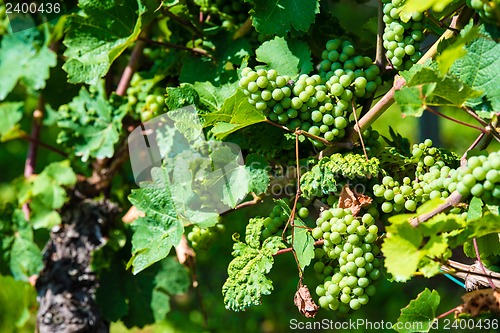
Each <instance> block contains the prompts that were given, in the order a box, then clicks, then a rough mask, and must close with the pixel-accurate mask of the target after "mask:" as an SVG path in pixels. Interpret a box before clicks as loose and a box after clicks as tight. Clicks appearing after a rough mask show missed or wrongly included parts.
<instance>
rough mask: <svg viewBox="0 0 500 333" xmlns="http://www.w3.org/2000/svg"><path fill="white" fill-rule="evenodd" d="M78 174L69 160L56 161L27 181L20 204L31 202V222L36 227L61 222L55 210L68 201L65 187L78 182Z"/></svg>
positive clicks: (51, 225)
mask: <svg viewBox="0 0 500 333" xmlns="http://www.w3.org/2000/svg"><path fill="white" fill-rule="evenodd" d="M76 180H77V179H76V174H75V173H74V171H73V169H72V168H71V166H70V162H69V161H68V160H66V161H61V162H54V163H51V164H49V165H48V166H46V167H45V169H44V170H43V171H42V172H41V173H40V174H39V175H37V176H33V177H32V178H31V179H29V180H28V181H27V183H26V184H25V186H24V189H23V190H22V191H23V193H24V194H22V195H20V196H19V201H20V204H24V203H27V202H28V201H29V202H30V208H31V215H30V222H31V224H32V226H33V228H34V229H40V228H51V227H53V226H54V225H57V224H60V223H61V217H60V216H59V213H57V212H56V211H55V210H56V209H60V208H61V207H62V206H63V205H64V203H65V202H66V199H67V195H66V190H65V189H64V187H69V186H73V185H75V184H76Z"/></svg>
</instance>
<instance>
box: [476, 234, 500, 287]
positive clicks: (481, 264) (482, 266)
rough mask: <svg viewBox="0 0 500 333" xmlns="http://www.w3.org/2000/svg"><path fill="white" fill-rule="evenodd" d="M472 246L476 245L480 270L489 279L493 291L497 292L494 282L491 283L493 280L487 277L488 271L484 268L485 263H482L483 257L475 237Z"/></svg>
mask: <svg viewBox="0 0 500 333" xmlns="http://www.w3.org/2000/svg"><path fill="white" fill-rule="evenodd" d="M472 244H473V245H474V252H476V258H477V263H478V265H479V268H480V269H481V270H482V271H483V273H484V275H486V279H488V283H489V284H490V287H491V289H493V290H495V289H496V287H495V284H494V283H493V281H491V278H490V277H489V276H487V273H486V269H485V268H484V265H483V262H482V261H481V256H480V255H479V248H478V246H477V240H476V238H475V237H474V238H473V239H472Z"/></svg>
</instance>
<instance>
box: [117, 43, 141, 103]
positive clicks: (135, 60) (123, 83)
mask: <svg viewBox="0 0 500 333" xmlns="http://www.w3.org/2000/svg"><path fill="white" fill-rule="evenodd" d="M144 46H145V43H144V41H142V40H140V39H139V40H138V41H137V42H136V43H135V46H134V49H133V50H132V54H131V55H130V60H129V61H128V64H127V67H125V69H124V70H123V74H122V76H121V78H120V82H119V83H118V88H116V94H117V95H118V96H125V95H126V94H127V89H128V87H129V85H130V80H131V79H132V76H133V75H134V73H135V71H136V70H137V66H138V65H139V60H140V59H141V55H142V51H143V50H144Z"/></svg>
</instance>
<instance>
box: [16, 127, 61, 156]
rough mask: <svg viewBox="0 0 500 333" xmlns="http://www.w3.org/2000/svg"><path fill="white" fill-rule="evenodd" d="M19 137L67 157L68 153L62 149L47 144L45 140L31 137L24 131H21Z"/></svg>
mask: <svg viewBox="0 0 500 333" xmlns="http://www.w3.org/2000/svg"><path fill="white" fill-rule="evenodd" d="M19 138H20V139H23V140H26V141H30V142H33V143H36V144H37V145H39V146H40V147H43V148H45V149H47V150H50V151H52V152H54V153H57V154H59V155H61V156H63V157H68V154H66V153H65V152H64V151H62V150H60V149H57V148H56V147H53V146H51V145H49V144H47V143H45V142H42V141H40V140H37V139H35V138H33V137H31V136H29V135H27V134H25V133H21V135H20V137H19Z"/></svg>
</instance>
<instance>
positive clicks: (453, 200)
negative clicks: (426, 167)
mask: <svg viewBox="0 0 500 333" xmlns="http://www.w3.org/2000/svg"><path fill="white" fill-rule="evenodd" d="M460 201H462V196H461V195H460V193H458V191H454V192H452V193H451V194H450V196H449V197H448V198H446V201H445V202H443V203H442V204H441V205H439V206H438V207H436V208H434V209H433V210H432V211H430V212H428V213H425V214H422V215H419V216H417V217H414V218H412V219H411V220H410V221H409V222H410V224H411V226H412V227H418V225H419V224H420V223H423V222H425V221H428V220H429V219H431V218H432V217H434V216H436V215H437V214H439V213H443V212H445V211H447V210H448V209H450V208H452V207H454V206H456V205H458V204H459V203H460Z"/></svg>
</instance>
